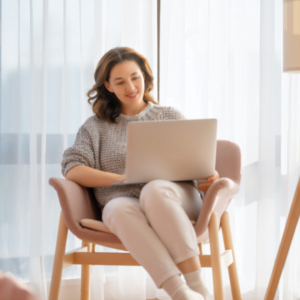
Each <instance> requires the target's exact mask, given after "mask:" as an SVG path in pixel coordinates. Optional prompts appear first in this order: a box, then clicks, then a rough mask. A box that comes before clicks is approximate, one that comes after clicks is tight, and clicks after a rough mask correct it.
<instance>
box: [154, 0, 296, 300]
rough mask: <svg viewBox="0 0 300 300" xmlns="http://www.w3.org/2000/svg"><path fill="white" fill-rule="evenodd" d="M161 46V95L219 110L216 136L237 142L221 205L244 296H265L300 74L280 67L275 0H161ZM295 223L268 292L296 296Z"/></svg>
mask: <svg viewBox="0 0 300 300" xmlns="http://www.w3.org/2000/svg"><path fill="white" fill-rule="evenodd" d="M160 51H161V57H160V61H161V63H160V66H161V68H160V73H161V75H160V80H161V81H160V103H161V104H162V105H170V106H175V107H177V108H179V109H180V110H181V111H183V112H184V113H185V115H186V117H188V118H217V119H218V139H228V140H231V141H234V142H236V143H237V144H238V145H239V146H240V147H241V150H242V157H243V170H242V174H243V176H242V182H241V189H240V192H239V194H238V195H237V196H236V197H235V199H233V201H232V203H231V205H230V206H229V209H228V211H229V213H230V218H231V225H232V228H233V237H234V244H235V252H236V258H237V264H238V272H239V277H240V282H241V288H242V293H243V299H246V300H247V299H249V300H250V299H251V300H252V299H263V297H264V295H265V292H266V288H267V285H268V282H269V279H270V275H271V271H272V268H273V264H274V261H275V257H276V254H277V250H278V247H279V243H280V238H281V235H282V232H283V228H284V225H285V221H286V217H287V214H288V211H289V208H290V205H291V201H292V199H293V194H294V192H295V188H296V183H297V181H298V178H299V173H300V172H299V171H300V170H299V167H300V154H299V153H300V149H299V142H300V124H299V123H300V122H299V121H298V120H299V117H298V116H299V115H300V114H299V113H300V111H299V109H300V98H299V97H300V92H299V89H300V81H299V80H300V77H299V76H300V75H287V74H283V73H282V1H279V0H276V1H259V0H256V1H240V0H231V1H196V0H191V1H184V2H183V1H179V0H172V1H171V0H164V1H162V6H161V49H160ZM298 227H299V226H298ZM297 230H298V233H297V232H296V234H295V238H294V241H293V246H292V248H291V251H290V254H289V258H288V262H287V264H286V267H285V271H284V274H283V278H282V280H281V284H280V290H279V294H278V297H279V298H276V299H284V300H292V299H293V300H294V299H297V298H299V296H300V290H299V289H300V288H299V282H300V259H299V255H298V256H297V254H296V253H299V248H300V242H299V230H300V229H299V228H298V229H297ZM297 251H298V252H297ZM224 275H225V274H224ZM205 279H206V282H207V284H208V285H209V287H210V289H211V292H212V290H213V289H212V280H211V272H210V271H209V270H205ZM224 279H225V284H226V285H227V288H226V299H231V293H230V289H229V287H228V284H229V281H228V278H227V276H224Z"/></svg>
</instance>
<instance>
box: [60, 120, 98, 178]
mask: <svg viewBox="0 0 300 300" xmlns="http://www.w3.org/2000/svg"><path fill="white" fill-rule="evenodd" d="M95 164H96V163H95V154H94V149H93V141H92V137H91V135H90V133H89V131H88V129H87V128H86V127H85V126H84V125H83V126H81V127H80V128H79V131H78V133H77V135H76V139H75V142H74V145H73V146H72V147H70V148H68V149H66V151H65V152H64V154H63V160H62V162H61V166H62V174H63V175H64V176H66V174H67V172H68V171H69V170H70V169H71V168H73V167H75V166H77V165H85V166H88V167H91V168H95Z"/></svg>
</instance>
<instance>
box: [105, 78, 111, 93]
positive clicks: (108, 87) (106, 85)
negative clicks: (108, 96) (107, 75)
mask: <svg viewBox="0 0 300 300" xmlns="http://www.w3.org/2000/svg"><path fill="white" fill-rule="evenodd" d="M104 85H105V87H106V89H107V90H108V91H109V92H111V93H113V89H112V88H111V87H110V84H109V82H108V81H104Z"/></svg>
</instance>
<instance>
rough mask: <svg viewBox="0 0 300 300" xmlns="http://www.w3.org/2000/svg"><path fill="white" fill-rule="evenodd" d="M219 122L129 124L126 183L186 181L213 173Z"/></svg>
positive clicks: (149, 122)
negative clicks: (164, 180) (160, 180)
mask: <svg viewBox="0 0 300 300" xmlns="http://www.w3.org/2000/svg"><path fill="white" fill-rule="evenodd" d="M216 134H217V120H216V119H199V120H170V121H144V122H131V123H129V124H128V133H127V155H126V171H125V174H126V179H125V183H126V184H133V183H145V182H149V181H151V180H154V179H166V180H170V181H186V180H194V179H205V178H207V177H209V176H211V175H213V174H214V171H215V161H216Z"/></svg>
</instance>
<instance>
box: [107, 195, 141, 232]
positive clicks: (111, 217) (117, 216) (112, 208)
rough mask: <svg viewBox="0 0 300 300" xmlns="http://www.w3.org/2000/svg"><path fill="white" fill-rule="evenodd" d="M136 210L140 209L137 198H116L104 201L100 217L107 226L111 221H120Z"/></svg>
mask: <svg viewBox="0 0 300 300" xmlns="http://www.w3.org/2000/svg"><path fill="white" fill-rule="evenodd" d="M137 210H140V209H139V203H138V200H137V199H128V198H116V199H113V200H110V201H109V202H108V203H106V205H105V206H104V209H103V212H102V219H103V222H104V223H105V224H107V226H108V227H109V224H110V223H111V222H117V221H118V222H122V220H123V219H126V218H127V217H128V216H130V215H131V214H132V213H133V212H136V211H137Z"/></svg>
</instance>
